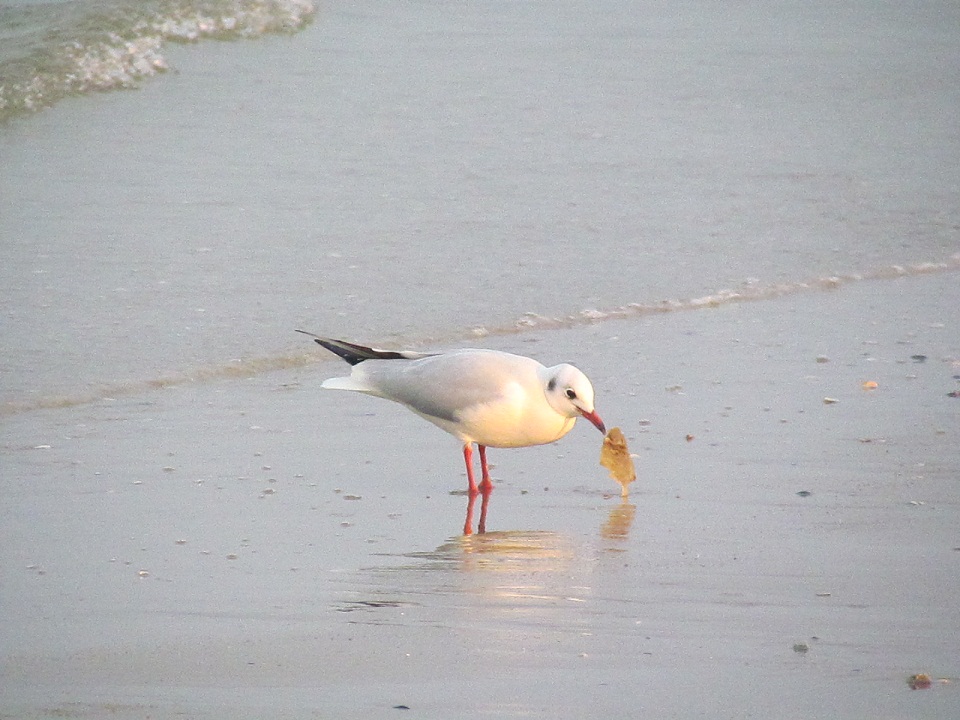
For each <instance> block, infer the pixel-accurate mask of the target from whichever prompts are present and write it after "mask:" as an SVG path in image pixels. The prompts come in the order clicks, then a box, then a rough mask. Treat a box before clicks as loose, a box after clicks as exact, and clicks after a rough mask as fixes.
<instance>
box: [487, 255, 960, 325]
mask: <svg viewBox="0 0 960 720" xmlns="http://www.w3.org/2000/svg"><path fill="white" fill-rule="evenodd" d="M958 270H960V253H957V254H955V255H953V256H951V257H950V258H949V259H947V260H945V261H942V262H923V263H915V264H911V265H890V266H887V267H882V268H876V269H874V270H869V271H867V272H864V273H850V274H845V275H828V276H825V277H820V278H814V279H812V280H804V281H797V282H785V283H774V284H770V285H761V284H759V283H757V282H756V281H749V282H747V283H745V284H744V285H743V286H741V287H739V288H737V289H728V290H718V291H717V292H715V293H712V294H710V295H703V296H701V297H696V298H689V299H686V300H683V299H673V300H661V301H659V302H656V303H629V304H627V305H620V306H617V307H613V308H606V309H586V310H581V311H580V312H579V313H576V314H574V315H566V316H563V317H546V316H543V315H538V314H536V313H526V314H525V315H524V316H523V317H521V318H520V319H518V320H517V321H516V322H515V323H514V324H513V325H508V326H503V327H497V328H485V327H484V328H475V329H474V330H473V331H472V336H473V337H477V336H481V337H483V336H488V335H509V334H514V333H520V332H525V331H527V330H530V329H545V330H549V329H559V328H572V327H578V326H581V325H589V324H592V323H597V322H605V321H608V320H625V319H629V318H636V317H644V316H647V315H659V314H663V313H670V312H684V311H690V310H701V309H704V308H715V307H721V306H723V305H731V304H734V303H743V302H757V301H761V300H772V299H775V298H780V297H784V296H786V295H796V294H799V293H805V292H817V291H824V290H834V289H837V288H840V287H843V286H844V285H850V284H852V283H857V282H863V281H865V280H893V279H896V278H904V277H917V276H921V275H931V274H935V273H944V272H955V271H958Z"/></svg>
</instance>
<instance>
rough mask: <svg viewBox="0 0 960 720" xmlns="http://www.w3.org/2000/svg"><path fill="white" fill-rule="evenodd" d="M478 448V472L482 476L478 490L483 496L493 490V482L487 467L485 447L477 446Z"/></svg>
mask: <svg viewBox="0 0 960 720" xmlns="http://www.w3.org/2000/svg"><path fill="white" fill-rule="evenodd" d="M477 447H479V448H480V470H481V473H482V475H483V477H482V479H481V480H480V487H479V490H480V492H482V493H483V494H484V495H489V494H490V492H491V491H492V490H493V480H491V479H490V470H489V468H488V467H487V446H486V445H477Z"/></svg>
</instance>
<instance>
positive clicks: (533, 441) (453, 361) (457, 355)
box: [297, 330, 606, 497]
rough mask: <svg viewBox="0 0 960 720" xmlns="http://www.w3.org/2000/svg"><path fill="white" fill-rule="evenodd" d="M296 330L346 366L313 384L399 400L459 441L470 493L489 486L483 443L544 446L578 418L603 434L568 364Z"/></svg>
mask: <svg viewBox="0 0 960 720" xmlns="http://www.w3.org/2000/svg"><path fill="white" fill-rule="evenodd" d="M297 332H300V333H303V334H304V335H309V336H310V337H312V338H313V339H314V342H316V343H318V344H319V345H321V346H323V347H324V348H326V349H327V350H329V351H330V352H332V353H333V354H335V355H337V356H338V357H340V358H342V359H343V360H346V361H347V362H348V363H350V365H352V366H353V369H352V371H351V373H350V376H349V377H335V378H329V379H328V380H324V381H323V384H322V385H321V387H323V388H327V389H329V390H352V391H353V392H360V393H365V394H367V395H373V396H375V397H381V398H385V399H387V400H392V401H393V402H396V403H400V404H401V405H403V406H405V407H407V408H408V409H409V410H412V411H413V412H415V413H416V414H417V415H419V416H420V417H422V418H423V419H424V420H428V421H429V422H432V423H433V424H434V425H436V426H437V427H439V428H440V429H441V430H445V431H446V432H448V433H450V434H451V435H453V436H454V437H456V438H457V439H458V440H460V442H462V443H463V460H464V462H465V463H466V466H467V481H468V482H469V492H470V497H475V496H476V495H477V494H479V493H482V494H483V495H484V497H486V496H487V495H488V494H489V493H490V491H491V490H493V482H492V481H491V480H490V471H489V469H488V468H487V448H488V447H495V448H515V447H528V446H530V445H545V444H547V443H552V442H554V441H555V440H559V439H560V438H562V437H563V436H564V435H566V434H567V433H568V432H570V430H571V429H572V428H573V425H574V423H575V422H576V420H577V418H578V417H584V418H586V419H587V420H589V421H590V422H591V423H593V424H594V425H595V426H596V428H597V429H598V430H599V431H600V432H601V433H604V434H606V428H605V427H604V424H603V421H602V420H601V419H600V416H599V415H598V414H597V412H596V410H595V409H594V407H593V386H592V385H591V384H590V381H589V380H588V379H587V376H586V375H584V374H583V373H582V372H581V371H580V370H578V369H577V368H575V367H574V366H573V365H566V364H563V365H554V366H553V367H544V366H543V365H541V364H540V363H539V362H537V361H536V360H534V359H533V358H528V357H524V356H522V355H512V354H510V353H506V352H499V351H497V350H478V349H463V350H452V351H450V352H442V353H421V352H413V351H410V350H401V351H394V350H377V349H376V348H370V347H364V346H363V345H355V344H353V343H349V342H344V341H343V340H333V339H331V338H326V337H321V336H319V335H314V334H313V333H311V332H307V331H306V330H297ZM474 444H476V445H477V447H478V449H479V451H480V469H481V481H480V484H479V485H478V484H477V482H476V480H475V478H474V473H473V445H474Z"/></svg>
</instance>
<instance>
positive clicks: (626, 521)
mask: <svg viewBox="0 0 960 720" xmlns="http://www.w3.org/2000/svg"><path fill="white" fill-rule="evenodd" d="M636 514H637V506H636V505H634V504H633V503H631V502H629V501H628V500H627V498H623V499H622V500H621V501H620V504H619V505H614V506H613V507H612V508H611V509H610V514H609V515H608V516H607V520H606V522H604V523H603V525H601V526H600V537H602V538H606V539H607V540H626V538H627V536H628V535H629V534H630V527H631V526H632V525H633V518H634V515H636Z"/></svg>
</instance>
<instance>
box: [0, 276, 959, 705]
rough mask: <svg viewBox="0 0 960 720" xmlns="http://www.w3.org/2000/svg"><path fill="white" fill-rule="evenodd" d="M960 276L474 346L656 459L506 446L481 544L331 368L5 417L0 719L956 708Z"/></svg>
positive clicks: (436, 451) (438, 461)
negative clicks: (612, 469)
mask: <svg viewBox="0 0 960 720" xmlns="http://www.w3.org/2000/svg"><path fill="white" fill-rule="evenodd" d="M957 279H958V276H957V273H956V272H944V273H939V274H933V275H929V276H917V277H907V278H903V279H900V280H882V281H864V282H860V283H853V284H848V285H845V286H843V287H841V288H839V289H837V290H835V291H824V290H817V291H812V292H810V293H798V294H795V295H792V296H790V297H785V298H779V299H767V300H764V301H762V302H753V303H743V304H728V305H724V306H722V307H717V308H704V309H700V310H689V311H685V312H678V313H671V314H668V315H662V316H651V317H647V318H639V319H631V320H627V321H607V322H600V323H597V324H593V325H587V326H582V327H577V328H572V329H565V330H543V331H539V330H533V331H529V332H525V333H521V334H517V335H513V336H500V337H489V338H486V339H485V340H484V341H483V343H482V344H483V345H484V346H486V347H493V348H498V349H504V350H509V351H515V352H520V353H524V354H529V355H533V356H535V357H538V358H540V359H542V360H544V361H546V362H555V361H561V360H564V361H572V362H575V363H577V364H578V365H579V366H581V367H582V368H583V369H584V370H585V371H586V372H587V374H588V375H589V376H590V377H591V379H592V380H593V382H594V385H595V387H596V389H597V395H598V409H599V411H600V412H601V414H602V416H603V418H604V419H605V420H606V422H607V424H608V426H614V425H618V426H620V427H622V428H623V429H624V432H625V433H626V436H627V439H628V441H629V442H630V445H631V449H632V450H633V452H635V453H636V454H638V456H639V458H638V460H637V465H638V480H637V482H636V483H634V484H633V485H632V488H631V489H632V493H631V495H630V497H629V499H628V501H626V502H621V499H620V497H619V486H617V484H616V483H615V482H613V481H612V480H610V479H609V477H608V476H607V473H606V471H605V470H604V469H603V468H601V467H600V466H599V464H598V456H599V451H600V444H601V438H600V435H599V434H598V433H597V432H596V431H595V430H594V429H593V428H592V427H590V426H589V424H586V423H580V424H578V426H577V427H576V428H575V429H574V431H573V432H572V433H571V434H570V435H569V436H567V437H566V438H565V439H563V440H562V441H561V442H560V443H558V444H556V445H551V446H545V447H541V448H530V449H524V450H512V451H491V453H490V456H491V461H492V463H493V464H494V465H495V467H494V470H493V474H494V479H495V481H496V484H497V487H496V489H495V491H494V493H493V495H492V497H491V500H490V504H489V508H488V517H487V530H488V532H487V533H486V534H483V535H480V534H474V535H472V536H469V537H465V536H463V535H462V526H463V522H464V515H465V512H466V508H467V498H466V497H465V496H464V495H463V494H461V493H459V492H456V491H459V490H460V489H461V488H462V487H463V486H465V483H466V480H465V477H464V474H463V468H462V466H461V457H460V453H459V451H458V446H457V443H456V441H455V440H453V439H452V438H449V437H447V436H445V435H444V434H442V433H441V432H439V431H438V430H437V429H435V428H433V427H432V426H430V425H428V424H427V423H424V422H423V421H421V420H419V419H418V418H416V417H414V416H413V415H411V414H409V413H407V412H406V411H404V410H403V409H402V408H399V407H396V406H393V405H391V404H389V403H386V402H383V401H378V400H375V399H371V398H365V397H361V396H356V395H351V394H347V393H335V392H326V391H324V392H321V391H320V387H319V386H320V383H321V381H322V380H323V379H324V378H325V377H328V376H330V375H333V374H336V373H340V372H342V371H343V370H344V369H345V366H341V365H340V364H338V363H336V362H335V361H333V360H331V361H330V362H329V363H326V362H324V363H318V364H316V365H313V366H309V367H305V368H300V369H291V370H286V371H283V372H274V373H265V374H260V375H257V376H254V377H252V378H246V379H228V380H222V381H207V382H201V383H195V384H183V385H177V386H172V387H167V388H164V389H158V390H156V391H155V392H147V393H140V394H134V395H129V396H125V397H120V398H117V399H115V400H113V401H104V402H98V403H95V404H87V405H79V406H76V407H71V408H62V409H54V410H43V411H34V412H29V413H23V414H19V415H13V416H9V417H7V418H4V419H3V425H4V433H3V456H4V472H3V474H2V480H0V482H2V485H0V491H2V497H3V502H2V504H0V519H2V522H0V527H2V542H0V557H2V562H3V567H4V580H3V583H2V590H0V592H2V605H3V607H4V608H6V613H7V616H6V617H5V619H4V622H3V624H2V636H0V648H2V657H0V716H3V717H17V718H48V717H75V718H101V717H111V718H143V717H151V718H173V717H191V718H223V717H231V718H264V717H270V718H301V717H331V718H333V717H335V718H402V717H419V718H457V717H464V718H466V717H498V718H499V717H503V718H508V717H542V718H582V717H603V716H606V717H628V716H629V717H671V718H694V717H711V718H742V717H765V718H769V717H777V718H819V717H822V718H863V717H872V718H880V717H890V718H894V717H910V718H944V717H949V716H951V713H953V712H955V709H956V708H957V707H958V705H960V695H958V693H960V684H958V683H960V680H958V676H960V659H958V655H957V652H956V649H957V647H958V646H960V606H958V604H957V602H956V597H957V596H958V594H960V572H958V563H960V551H958V549H960V484H958V478H960V423H958V417H960V399H958V398H956V397H950V396H949V395H948V393H951V392H954V391H956V390H958V388H960V381H958V380H957V378H956V376H957V375H960V332H958V326H957V324H956V317H955V311H956V308H957V307H960V283H958V282H957ZM312 329H315V330H323V328H319V327H318V328H312ZM291 331H292V328H291ZM357 339H358V340H369V338H357ZM295 341H296V339H295V338H294V337H293V336H291V343H292V344H293V343H294V342H295ZM867 381H873V382H876V383H877V387H876V389H873V390H867V389H864V387H863V383H864V382H867ZM825 398H830V399H831V400H835V401H836V402H825ZM451 491H454V492H451ZM919 672H926V673H929V674H930V675H931V676H932V678H933V679H934V682H933V686H932V687H931V688H930V689H928V690H917V691H914V690H911V689H910V688H909V687H908V686H907V683H906V680H907V677H908V676H910V675H912V674H914V673H919ZM941 678H944V679H947V680H949V681H950V682H941V681H940V679H941ZM405 708H409V709H405Z"/></svg>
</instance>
